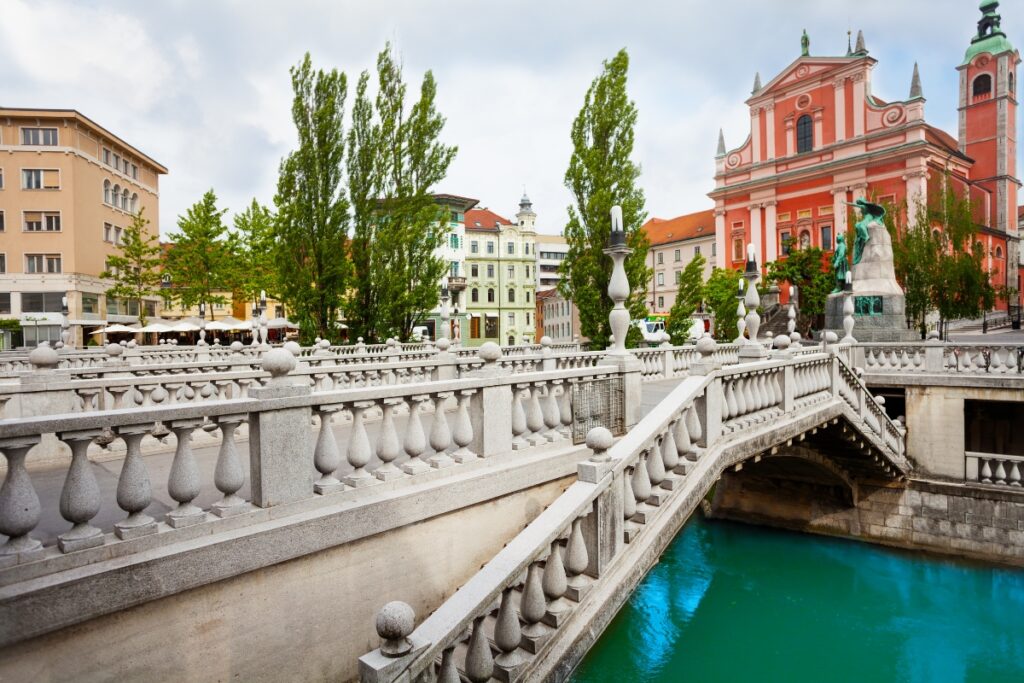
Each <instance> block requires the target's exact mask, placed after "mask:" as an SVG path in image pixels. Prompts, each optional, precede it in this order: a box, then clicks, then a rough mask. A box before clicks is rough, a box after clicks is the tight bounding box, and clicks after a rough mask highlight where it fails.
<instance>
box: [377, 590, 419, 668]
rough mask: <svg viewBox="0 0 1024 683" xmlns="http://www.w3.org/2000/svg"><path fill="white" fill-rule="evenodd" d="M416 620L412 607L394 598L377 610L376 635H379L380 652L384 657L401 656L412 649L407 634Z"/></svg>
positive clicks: (410, 631)
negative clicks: (380, 641)
mask: <svg viewBox="0 0 1024 683" xmlns="http://www.w3.org/2000/svg"><path fill="white" fill-rule="evenodd" d="M415 622H416V613H415V612H413V610H412V607H410V606H409V605H407V604H405V603H404V602H401V601H400V600H395V601H393V602H389V603H388V604H386V605H384V606H383V607H381V608H380V611H379V612H377V624H376V626H377V635H378V636H380V637H381V640H383V641H384V642H382V643H381V644H380V652H381V654H383V655H384V656H385V657H401V656H402V655H405V654H408V653H409V652H410V651H411V650H412V643H411V642H410V641H409V634H410V633H412V630H413V627H414V626H415Z"/></svg>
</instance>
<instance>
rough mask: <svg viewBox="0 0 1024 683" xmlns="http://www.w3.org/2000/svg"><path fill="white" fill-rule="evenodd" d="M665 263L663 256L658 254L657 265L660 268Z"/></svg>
mask: <svg viewBox="0 0 1024 683" xmlns="http://www.w3.org/2000/svg"><path fill="white" fill-rule="evenodd" d="M664 262H665V254H663V253H661V252H660V251H659V252H658V265H659V266H660V265H661V264H663V263H664Z"/></svg>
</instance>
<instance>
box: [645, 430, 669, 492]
mask: <svg viewBox="0 0 1024 683" xmlns="http://www.w3.org/2000/svg"><path fill="white" fill-rule="evenodd" d="M647 479H648V481H650V485H651V487H656V486H661V482H663V481H665V461H664V460H663V459H662V457H661V442H660V441H659V442H656V443H655V444H654V445H653V446H651V447H650V448H649V449H648V450H647Z"/></svg>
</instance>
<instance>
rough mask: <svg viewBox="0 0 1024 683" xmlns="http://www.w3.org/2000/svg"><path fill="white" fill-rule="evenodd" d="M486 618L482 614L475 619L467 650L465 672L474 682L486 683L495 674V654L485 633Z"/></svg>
mask: <svg viewBox="0 0 1024 683" xmlns="http://www.w3.org/2000/svg"><path fill="white" fill-rule="evenodd" d="M484 618H485V615H481V616H479V617H476V618H475V619H474V620H473V634H472V635H471V636H470V638H469V649H467V650H466V667H465V673H466V678H468V679H469V680H470V681H472V683H486V682H487V681H489V680H491V676H492V675H494V656H493V655H492V654H491V644H490V642H488V640H487V634H486V633H484Z"/></svg>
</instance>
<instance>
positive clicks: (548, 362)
mask: <svg viewBox="0 0 1024 683" xmlns="http://www.w3.org/2000/svg"><path fill="white" fill-rule="evenodd" d="M540 355H541V358H542V360H541V369H542V370H543V371H544V372H551V371H553V370H557V369H558V361H557V360H555V357H554V353H553V352H552V351H551V337H549V336H547V335H544V336H543V337H541V338H540Z"/></svg>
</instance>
